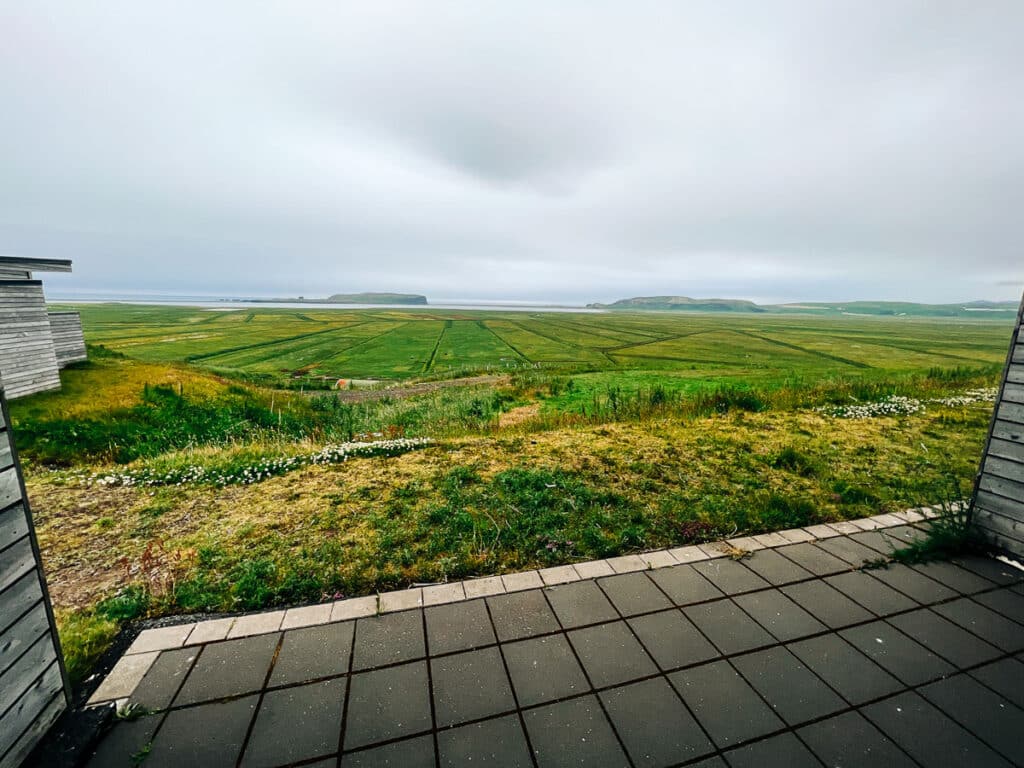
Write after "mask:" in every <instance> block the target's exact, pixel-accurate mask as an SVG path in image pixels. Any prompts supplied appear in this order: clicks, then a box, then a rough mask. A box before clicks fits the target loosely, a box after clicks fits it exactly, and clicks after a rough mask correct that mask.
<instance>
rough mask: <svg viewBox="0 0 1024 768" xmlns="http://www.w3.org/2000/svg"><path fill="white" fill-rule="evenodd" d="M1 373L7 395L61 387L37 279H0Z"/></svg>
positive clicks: (51, 334) (55, 356) (20, 394)
mask: <svg viewBox="0 0 1024 768" xmlns="http://www.w3.org/2000/svg"><path fill="white" fill-rule="evenodd" d="M0 377H2V378H3V381H4V385H5V386H6V389H7V397H9V398H15V397H23V396H24V395H30V394H33V393H34V392H44V391H46V390H49V389H60V374H59V373H58V367H57V354H56V351H55V350H54V346H53V333H52V331H51V330H50V316H49V314H48V313H47V311H46V299H45V298H44V297H43V285H42V283H40V282H39V281H38V280H0Z"/></svg>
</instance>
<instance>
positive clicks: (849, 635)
mask: <svg viewBox="0 0 1024 768" xmlns="http://www.w3.org/2000/svg"><path fill="white" fill-rule="evenodd" d="M839 634H840V636H842V638H843V639H844V640H847V641H848V642H849V643H850V644H852V645H853V646H854V647H855V648H857V649H858V650H859V651H860V652H861V653H864V654H866V655H867V656H868V657H869V658H870V659H872V660H873V661H874V662H875V663H877V664H879V665H880V666H881V667H882V668H884V669H885V670H886V671H887V672H888V673H889V674H891V675H892V676H893V677H895V678H896V679H898V680H900V681H902V682H903V683H906V684H907V685H920V684H921V683H924V682H927V681H929V680H934V679H936V678H938V677H940V676H943V675H948V674H950V673H952V672H954V671H955V670H954V668H953V665H952V664H950V663H948V662H947V661H945V660H944V659H940V658H939V657H938V656H936V655H935V654H934V653H932V652H931V651H929V650H928V649H927V648H925V647H924V646H922V645H921V644H919V643H916V642H914V641H913V640H911V639H910V638H909V637H907V636H906V635H904V634H903V633H902V632H900V631H899V630H897V629H896V628H895V627H892V626H890V625H888V624H886V623H885V622H884V621H875V622H872V623H870V624H864V625H862V626H859V627H851V628H850V629H844V630H842V631H841V632H840V633H839Z"/></svg>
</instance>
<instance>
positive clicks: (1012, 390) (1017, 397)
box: [1003, 382, 1024, 403]
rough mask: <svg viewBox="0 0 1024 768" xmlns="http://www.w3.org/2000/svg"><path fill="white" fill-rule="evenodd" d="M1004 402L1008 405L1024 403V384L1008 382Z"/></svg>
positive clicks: (1004, 391)
mask: <svg viewBox="0 0 1024 768" xmlns="http://www.w3.org/2000/svg"><path fill="white" fill-rule="evenodd" d="M1003 401H1004V402H1008V403H1024V384H1013V383H1011V382H1006V386H1005V387H1003Z"/></svg>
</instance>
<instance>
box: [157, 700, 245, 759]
mask: <svg viewBox="0 0 1024 768" xmlns="http://www.w3.org/2000/svg"><path fill="white" fill-rule="evenodd" d="M257 700H258V697H256V696H247V697H245V698H241V699H235V700H234V701H228V702H223V703H219V702H218V703H214V704H203V705H201V706H198V707H188V708H186V709H177V710H173V711H171V712H170V713H169V714H168V715H167V718H166V719H165V720H164V723H163V725H162V726H161V727H160V732H159V733H157V735H156V738H155V739H154V740H153V746H152V749H150V751H149V754H148V755H147V756H146V758H145V762H144V763H143V764H144V765H145V766H146V768H151V766H156V768H180V766H182V765H234V764H235V761H236V760H238V756H239V754H240V753H241V751H242V744H243V742H244V741H245V734H246V731H248V730H249V722H250V721H251V720H252V717H253V714H254V713H255V712H256V702H257Z"/></svg>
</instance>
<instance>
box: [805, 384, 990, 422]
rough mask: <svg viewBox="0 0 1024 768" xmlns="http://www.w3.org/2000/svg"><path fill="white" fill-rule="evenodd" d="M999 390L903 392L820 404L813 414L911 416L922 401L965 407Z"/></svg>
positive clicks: (922, 405) (923, 407)
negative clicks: (869, 399) (922, 394)
mask: <svg viewBox="0 0 1024 768" xmlns="http://www.w3.org/2000/svg"><path fill="white" fill-rule="evenodd" d="M998 394H999V390H998V389H997V388H996V387H983V388H980V389H969V390H967V391H966V392H963V393H962V394H959V395H951V396H949V397H932V398H929V399H927V400H919V399H917V398H915V397H905V396H904V395H889V396H888V397H884V398H882V399H881V400H876V401H874V402H870V403H850V404H843V405H823V406H819V407H818V408H815V409H814V410H815V412H816V413H823V414H825V415H826V416H832V417H833V418H836V419H874V418H879V417H885V416H911V415H913V414H915V413H921V412H923V411H924V410H926V405H925V404H926V403H928V404H933V405H944V406H947V407H950V408H959V407H966V406H969V405H974V404H975V403H994V402H995V401H996V397H997V396H998Z"/></svg>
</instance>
